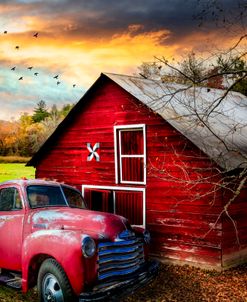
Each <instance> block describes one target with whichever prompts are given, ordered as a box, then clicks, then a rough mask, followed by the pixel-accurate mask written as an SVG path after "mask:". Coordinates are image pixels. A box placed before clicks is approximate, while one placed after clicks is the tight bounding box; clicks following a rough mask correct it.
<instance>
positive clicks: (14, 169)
mask: <svg viewBox="0 0 247 302" xmlns="http://www.w3.org/2000/svg"><path fill="white" fill-rule="evenodd" d="M34 173H35V169H34V168H33V167H25V164H23V163H22V164H19V163H18V164H17V163H4V164H0V182H2V181H6V180H11V179H17V178H21V177H26V178H34Z"/></svg>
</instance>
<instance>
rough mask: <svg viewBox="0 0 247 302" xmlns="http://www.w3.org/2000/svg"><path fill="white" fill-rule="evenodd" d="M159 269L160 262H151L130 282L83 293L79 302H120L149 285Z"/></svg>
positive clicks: (132, 276) (122, 282)
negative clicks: (121, 299)
mask: <svg viewBox="0 0 247 302" xmlns="http://www.w3.org/2000/svg"><path fill="white" fill-rule="evenodd" d="M158 269H159V262H158V261H156V260H152V261H149V262H148V263H147V264H145V266H144V267H143V268H142V269H141V271H138V272H136V273H135V274H133V275H131V278H130V279H128V280H124V281H120V282H118V283H117V284H115V285H109V286H106V287H104V288H102V289H98V290H95V291H94V290H93V291H91V292H84V293H81V294H80V296H79V302H89V301H119V299H120V298H123V297H124V296H127V295H130V294H132V293H134V292H135V291H136V290H137V289H139V288H141V287H143V286H144V285H145V284H147V283H149V282H150V281H151V280H152V279H153V278H154V277H155V276H156V275H157V273H158Z"/></svg>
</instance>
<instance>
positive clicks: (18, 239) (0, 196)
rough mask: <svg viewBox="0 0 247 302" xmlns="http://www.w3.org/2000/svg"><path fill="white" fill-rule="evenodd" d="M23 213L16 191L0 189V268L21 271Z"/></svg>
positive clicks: (13, 189)
mask: <svg viewBox="0 0 247 302" xmlns="http://www.w3.org/2000/svg"><path fill="white" fill-rule="evenodd" d="M24 213H25V211H24V208H23V205H22V201H21V197H20V192H19V191H18V189H17V188H15V187H7V188H3V189H0V255H1V256H0V268H6V269H11V270H17V271H19V270H21V257H22V236H23V222H24Z"/></svg>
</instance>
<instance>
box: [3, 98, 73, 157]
mask: <svg viewBox="0 0 247 302" xmlns="http://www.w3.org/2000/svg"><path fill="white" fill-rule="evenodd" d="M72 107H73V105H72V104H68V105H64V106H63V107H62V109H61V110H59V109H57V107H56V105H53V106H52V108H51V109H50V110H49V109H48V108H47V106H46V103H45V102H44V101H40V102H39V103H38V104H37V106H36V107H35V108H34V110H33V114H27V113H24V114H22V115H21V117H20V118H19V120H17V121H11V122H9V121H0V155H1V156H24V157H29V156H32V155H33V154H34V153H35V152H36V151H37V150H38V149H39V147H40V146H41V145H42V144H43V143H44V141H45V140H46V139H47V138H48V136H49V135H50V134H51V133H52V132H53V131H54V130H55V129H56V127H57V126H58V124H59V123H60V122H61V121H62V120H63V119H64V117H65V116H66V115H67V114H68V113H69V111H70V110H71V108H72Z"/></svg>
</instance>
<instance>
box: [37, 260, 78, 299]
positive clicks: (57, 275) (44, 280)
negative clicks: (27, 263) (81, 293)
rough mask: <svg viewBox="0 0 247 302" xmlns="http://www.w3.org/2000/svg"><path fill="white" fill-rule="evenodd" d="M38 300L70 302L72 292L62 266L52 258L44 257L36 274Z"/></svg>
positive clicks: (72, 295) (72, 297)
mask: <svg viewBox="0 0 247 302" xmlns="http://www.w3.org/2000/svg"><path fill="white" fill-rule="evenodd" d="M38 295H39V301H40V302H72V301H74V298H75V297H74V294H73V291H72V288H71V286H70V283H69V280H68V278H67V276H66V274H65V272H64V270H63V269H62V267H61V266H60V265H59V264H58V263H57V261H56V260H54V259H51V258H49V259H46V260H45V261H44V262H43V263H42V265H41V267H40V270H39V274H38Z"/></svg>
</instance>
